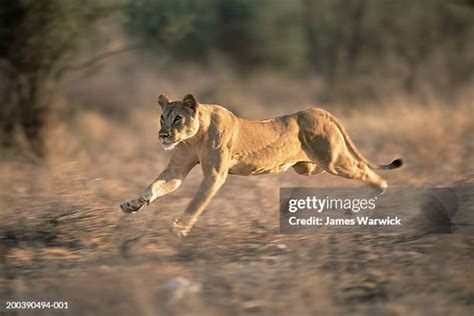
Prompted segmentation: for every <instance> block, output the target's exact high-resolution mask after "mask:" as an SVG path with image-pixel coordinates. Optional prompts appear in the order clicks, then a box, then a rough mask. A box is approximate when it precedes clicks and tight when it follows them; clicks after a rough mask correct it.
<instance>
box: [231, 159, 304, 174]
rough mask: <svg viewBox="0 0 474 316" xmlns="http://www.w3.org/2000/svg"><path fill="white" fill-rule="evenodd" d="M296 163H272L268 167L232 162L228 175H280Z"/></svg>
mask: <svg viewBox="0 0 474 316" xmlns="http://www.w3.org/2000/svg"><path fill="white" fill-rule="evenodd" d="M295 163H296V161H290V162H281V163H276V164H275V163H273V164H268V165H263V164H253V163H249V162H242V161H232V163H231V168H230V169H229V174H236V175H242V176H253V175H259V174H266V173H280V172H283V171H286V170H288V168H290V167H291V166H293V165H294V164H295Z"/></svg>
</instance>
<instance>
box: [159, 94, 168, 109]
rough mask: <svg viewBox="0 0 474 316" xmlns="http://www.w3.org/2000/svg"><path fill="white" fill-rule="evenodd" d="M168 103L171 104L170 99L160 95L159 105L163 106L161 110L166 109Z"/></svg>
mask: <svg viewBox="0 0 474 316" xmlns="http://www.w3.org/2000/svg"><path fill="white" fill-rule="evenodd" d="M168 103H170V101H169V100H168V98H167V97H165V96H164V95H162V94H160V96H159V97H158V104H159V105H160V106H161V108H162V109H164V108H165V106H167V105H168Z"/></svg>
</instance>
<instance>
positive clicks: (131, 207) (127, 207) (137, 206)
mask: <svg viewBox="0 0 474 316" xmlns="http://www.w3.org/2000/svg"><path fill="white" fill-rule="evenodd" d="M145 204H146V202H145V201H144V200H143V199H142V198H138V199H134V200H130V201H127V202H124V203H122V204H120V208H121V209H122V211H123V212H124V213H128V214H130V213H135V212H138V211H139V210H141V209H142V208H143V207H144V206H145Z"/></svg>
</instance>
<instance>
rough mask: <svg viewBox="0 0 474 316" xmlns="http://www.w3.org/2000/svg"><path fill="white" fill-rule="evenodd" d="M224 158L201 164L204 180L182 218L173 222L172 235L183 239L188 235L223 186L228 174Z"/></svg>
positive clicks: (221, 156) (219, 155) (218, 155)
mask: <svg viewBox="0 0 474 316" xmlns="http://www.w3.org/2000/svg"><path fill="white" fill-rule="evenodd" d="M225 156H226V155H221V154H217V159H216V160H215V161H214V162H212V159H211V163H205V164H203V172H204V175H205V176H204V180H203V181H202V183H201V186H200V187H199V189H198V192H197V194H196V196H195V197H194V199H193V200H192V201H191V203H190V204H189V205H188V207H187V208H186V211H185V213H184V214H183V216H182V217H181V218H177V219H175V220H174V222H173V233H174V234H175V235H177V236H179V237H185V236H186V235H188V234H189V232H190V230H191V228H192V227H193V226H194V224H195V223H196V222H197V220H198V218H199V216H201V214H202V213H203V212H204V210H205V209H206V207H207V205H208V204H209V202H210V201H211V200H212V198H213V197H214V195H215V194H216V193H217V191H218V190H219V189H220V188H221V186H222V185H223V184H224V182H225V180H226V178H227V173H228V161H227V159H226V158H225ZM214 157H216V156H214Z"/></svg>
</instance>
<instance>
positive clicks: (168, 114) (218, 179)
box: [121, 95, 401, 236]
mask: <svg viewBox="0 0 474 316" xmlns="http://www.w3.org/2000/svg"><path fill="white" fill-rule="evenodd" d="M158 103H159V104H160V105H161V107H162V109H163V116H162V117H163V120H162V122H161V130H160V135H161V141H162V143H163V145H164V147H165V149H173V151H172V152H171V159H170V162H169V165H168V167H167V168H166V169H165V170H164V171H163V172H162V173H161V174H160V175H159V177H158V178H157V179H156V180H155V181H154V182H153V183H152V184H151V185H150V186H149V187H148V189H147V190H146V191H145V193H144V194H143V195H142V196H140V197H139V198H137V199H134V200H131V201H128V202H125V203H123V204H122V205H121V208H122V210H123V211H124V212H128V213H130V212H136V211H138V210H139V209H141V208H142V207H143V206H144V205H147V204H149V203H151V202H153V201H154V200H155V199H156V198H158V197H160V196H162V195H164V194H167V193H170V192H172V191H174V190H176V189H177V188H178V187H179V186H180V184H181V183H182V181H183V180H184V178H185V177H186V175H187V174H188V173H189V171H191V169H192V168H193V167H195V166H196V165H197V164H200V165H201V168H202V170H203V173H204V180H203V182H202V184H201V186H200V187H199V190H198V192H197V194H196V196H195V197H194V199H193V200H192V201H191V203H190V204H189V206H188V207H187V209H186V211H185V213H184V215H183V218H182V219H177V220H175V223H174V232H175V233H176V234H178V235H180V236H186V235H187V234H188V233H189V231H190V229H191V228H192V226H193V225H194V223H195V222H196V221H197V219H198V218H199V216H200V215H201V214H202V212H203V211H204V209H205V208H206V206H207V205H208V204H209V202H210V200H211V199H212V197H213V196H214V195H215V193H216V192H217V191H218V190H219V188H220V187H221V186H222V184H223V183H224V182H225V179H226V177H227V175H228V174H235V175H244V176H250V175H258V174H265V173H279V172H283V171H286V170H287V169H289V168H290V167H292V168H293V169H294V170H295V171H296V172H297V173H298V174H302V175H313V174H318V173H321V172H324V171H327V172H329V173H332V174H334V175H339V176H342V177H346V178H350V179H356V180H359V181H361V182H363V183H365V184H368V185H371V186H374V187H376V188H379V189H380V190H382V191H383V190H384V189H385V188H386V187H387V183H386V181H385V180H384V179H382V178H381V177H380V176H379V175H377V174H376V173H375V172H374V171H373V169H379V167H380V166H377V165H375V164H373V163H371V162H369V161H368V160H367V159H365V158H364V157H363V156H362V155H361V154H360V153H359V151H358V150H357V149H356V147H355V146H354V144H353V143H352V141H351V139H350V138H349V136H348V134H347V132H346V131H345V129H344V128H343V127H342V125H341V124H340V123H339V122H338V120H337V119H336V118H335V117H334V116H332V115H331V114H330V113H329V112H326V111H324V110H322V109H318V108H313V109H309V110H306V111H301V112H298V113H294V114H289V115H285V116H281V117H277V118H274V119H271V120H265V121H249V120H245V119H242V118H238V117H237V116H235V115H234V114H233V113H232V112H230V111H229V110H227V109H225V108H224V107H222V106H219V105H210V104H198V103H197V101H196V98H195V97H194V96H192V95H187V96H186V97H185V98H184V99H183V101H175V102H169V101H168V99H167V98H166V97H164V96H160V98H159V101H158ZM177 116H179V118H177ZM176 121H178V122H176ZM164 136H166V137H164ZM399 162H400V164H399V165H401V161H399ZM399 165H397V166H394V167H390V166H382V167H384V168H386V169H389V168H396V167H398V166H399Z"/></svg>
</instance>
